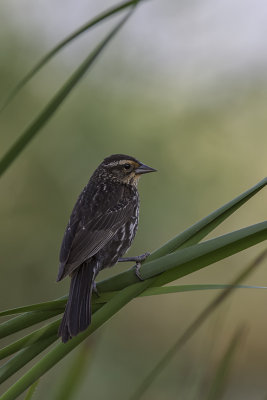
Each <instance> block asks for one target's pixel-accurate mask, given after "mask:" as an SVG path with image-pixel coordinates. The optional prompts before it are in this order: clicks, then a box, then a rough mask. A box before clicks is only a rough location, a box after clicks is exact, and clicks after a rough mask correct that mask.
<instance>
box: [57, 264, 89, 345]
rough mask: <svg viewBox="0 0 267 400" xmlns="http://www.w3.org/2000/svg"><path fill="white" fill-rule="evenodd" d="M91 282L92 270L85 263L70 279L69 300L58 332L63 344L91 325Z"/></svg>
mask: <svg viewBox="0 0 267 400" xmlns="http://www.w3.org/2000/svg"><path fill="white" fill-rule="evenodd" d="M93 281H94V269H93V268H92V265H88V264H87V263H84V264H82V265H81V266H80V267H78V268H77V271H75V272H74V274H73V275H72V277H71V283H70V292H69V299H68V302H67V304H66V308H65V312H64V315H63V318H62V321H61V324H60V327H59V330H58V336H61V337H62V342H64V343H65V342H67V341H68V340H69V339H71V338H72V337H73V336H76V335H78V333H79V332H81V331H84V330H85V329H86V328H87V327H88V326H89V325H90V323H91V297H92V290H93V283H94V282H93Z"/></svg>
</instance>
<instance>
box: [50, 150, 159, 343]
mask: <svg viewBox="0 0 267 400" xmlns="http://www.w3.org/2000/svg"><path fill="white" fill-rule="evenodd" d="M154 171H156V169H154V168H152V167H149V166H148V165H145V164H143V163H141V162H140V161H138V160H137V159H136V158H134V157H132V156H128V155H125V154H113V155H111V156H109V157H106V158H105V159H104V160H103V161H102V162H101V164H100V165H99V166H98V167H97V168H96V170H95V171H94V173H93V174H92V176H91V178H90V180H89V182H88V184H87V185H86V186H85V187H84V189H83V190H82V192H81V194H80V195H79V197H78V200H77V202H76V204H75V205H74V208H73V210H72V213H71V216H70V219H69V222H68V224H67V227H66V230H65V233H64V237H63V240H62V244H61V248H60V256H59V260H60V263H59V272H58V277H57V281H61V280H62V279H64V278H65V277H66V276H69V277H70V278H71V282H70V290H69V296H68V301H67V303H66V307H65V311H64V314H63V317H62V320H61V324H60V326H59V330H58V336H59V337H61V340H62V342H63V343H66V342H67V341H68V340H69V339H71V338H73V337H74V336H77V335H78V334H79V333H80V332H82V331H84V330H85V329H86V328H87V327H88V326H89V325H90V323H91V314H92V311H91V309H92V306H91V299H92V292H93V291H94V290H95V291H96V283H95V278H96V275H97V274H98V273H99V272H100V271H101V270H102V269H104V268H107V267H112V266H114V265H115V264H116V263H117V262H123V261H134V262H136V275H137V276H138V277H139V278H140V279H141V277H140V273H139V268H140V265H141V264H140V263H141V262H142V261H143V260H145V259H146V258H147V256H148V255H149V253H144V254H142V255H140V256H136V257H126V258H123V257H122V256H123V255H124V254H125V253H126V252H127V250H128V249H129V248H130V246H131V243H132V241H133V239H134V237H135V234H136V231H137V227H138V222H139V203H140V200H139V194H138V190H137V185H138V181H139V178H140V177H141V175H143V174H146V173H150V172H154Z"/></svg>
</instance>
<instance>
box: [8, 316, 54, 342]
mask: <svg viewBox="0 0 267 400" xmlns="http://www.w3.org/2000/svg"><path fill="white" fill-rule="evenodd" d="M57 314H59V312H58V311H40V312H29V313H25V314H22V315H19V316H17V317H15V318H12V319H10V320H9V321H6V322H3V323H2V324H1V325H0V339H2V338H4V337H6V336H9V335H11V334H12V333H15V332H18V331H21V330H22V329H25V328H28V327H29V326H32V325H35V324H37V323H38V322H41V321H44V320H46V319H49V318H52V317H54V316H55V315H57Z"/></svg>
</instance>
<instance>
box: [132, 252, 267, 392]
mask: <svg viewBox="0 0 267 400" xmlns="http://www.w3.org/2000/svg"><path fill="white" fill-rule="evenodd" d="M266 257H267V250H265V251H263V252H262V253H261V254H260V255H259V256H258V257H257V258H256V259H255V261H254V262H253V263H251V264H250V265H249V266H248V267H247V268H246V269H245V270H244V271H242V272H241V274H239V275H238V277H237V278H236V279H235V280H234V281H233V282H232V284H231V285H230V287H229V288H227V289H225V290H224V291H223V292H222V293H220V294H219V295H218V296H216V297H215V299H214V300H213V301H212V302H211V303H210V304H209V305H208V306H207V307H206V308H204V310H203V311H202V312H201V313H200V314H199V315H198V316H197V318H196V319H195V320H194V321H193V322H192V324H191V325H189V327H188V328H187V329H186V330H185V332H184V333H183V334H182V335H181V336H180V338H179V339H178V340H177V341H176V343H175V344H174V345H173V346H172V347H171V348H170V349H169V350H168V351H167V352H166V354H165V355H164V356H163V357H162V358H161V360H160V361H159V362H158V364H157V365H156V366H155V367H154V368H153V369H152V370H151V372H150V373H149V374H148V375H147V376H146V377H145V378H144V380H143V381H142V383H141V384H140V386H139V387H138V388H137V389H136V391H135V392H134V394H133V396H131V397H130V400H139V399H140V398H141V397H142V396H143V394H144V393H145V392H146V391H147V389H148V388H149V387H150V386H151V384H152V383H153V382H154V381H155V379H156V378H157V377H158V375H159V374H160V373H161V372H162V371H163V369H164V368H165V367H166V366H167V365H168V364H169V362H170V361H171V360H172V358H173V357H174V355H175V354H176V353H177V352H178V351H179V350H180V349H181V348H182V347H183V345H184V344H185V343H187V341H188V340H189V339H190V338H191V337H192V336H193V334H194V333H195V332H196V331H197V330H198V329H199V328H200V327H201V326H202V325H203V323H204V322H205V321H206V320H207V318H208V317H209V316H210V315H211V314H212V313H213V312H214V311H215V310H216V308H217V307H218V306H219V305H220V304H221V303H222V302H223V301H224V300H225V299H226V298H228V296H229V295H230V294H231V293H232V291H233V287H234V286H236V285H238V284H240V282H242V281H243V280H244V279H246V278H247V277H248V276H249V275H250V274H251V273H252V272H253V271H254V270H255V268H257V267H258V266H259V265H260V264H261V263H262V262H263V260H264V259H265V258H266Z"/></svg>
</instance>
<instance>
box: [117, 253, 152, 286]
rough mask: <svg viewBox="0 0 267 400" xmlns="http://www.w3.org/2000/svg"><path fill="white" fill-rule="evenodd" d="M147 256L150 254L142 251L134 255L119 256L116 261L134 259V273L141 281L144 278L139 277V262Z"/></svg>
mask: <svg viewBox="0 0 267 400" xmlns="http://www.w3.org/2000/svg"><path fill="white" fill-rule="evenodd" d="M148 256H150V253H144V254H141V255H140V256H136V257H125V258H119V259H118V262H126V261H135V262H136V264H135V266H134V270H135V275H136V276H137V278H138V279H140V281H143V280H144V279H143V278H142V277H141V274H140V268H141V263H142V262H143V261H145V260H146V259H147V257H148Z"/></svg>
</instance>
